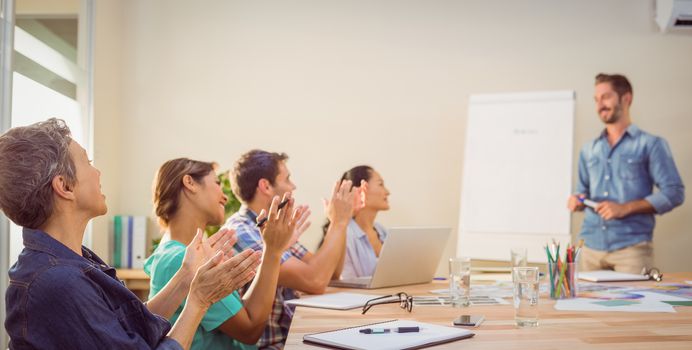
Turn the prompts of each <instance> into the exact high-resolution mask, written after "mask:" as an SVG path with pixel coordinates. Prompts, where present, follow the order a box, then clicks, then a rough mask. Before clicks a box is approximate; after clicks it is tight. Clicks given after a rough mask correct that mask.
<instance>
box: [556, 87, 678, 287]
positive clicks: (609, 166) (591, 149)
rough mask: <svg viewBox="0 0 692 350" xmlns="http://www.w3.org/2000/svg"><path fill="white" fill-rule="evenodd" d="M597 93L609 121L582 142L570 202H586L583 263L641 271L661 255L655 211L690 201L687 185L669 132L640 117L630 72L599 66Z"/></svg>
mask: <svg viewBox="0 0 692 350" xmlns="http://www.w3.org/2000/svg"><path fill="white" fill-rule="evenodd" d="M594 99H595V101H596V112H597V113H598V116H599V117H600V118H601V121H603V123H604V124H605V126H606V127H605V130H604V131H603V132H602V133H601V134H600V135H599V136H598V137H597V138H596V139H595V140H593V141H591V142H588V143H587V144H585V145H584V147H583V148H582V149H581V153H580V154H579V182H578V183H577V191H576V192H577V193H576V194H574V195H572V196H570V197H569V199H568V202H567V207H568V208H569V210H571V211H573V212H574V211H582V210H585V209H586V216H585V217H584V223H583V224H582V229H581V237H582V238H583V239H584V241H585V243H586V247H584V249H583V251H582V253H581V257H580V259H581V262H580V265H581V266H580V268H581V269H582V270H583V271H589V270H602V269H610V270H615V271H619V272H627V273H641V272H642V269H643V268H650V267H651V265H652V262H653V244H652V242H651V241H652V238H653V231H654V225H655V219H654V214H663V213H666V212H669V211H670V210H672V209H673V208H675V207H677V206H679V205H680V204H682V202H683V201H684V199H685V187H684V185H683V184H682V180H681V179H680V175H679V174H678V170H677V168H676V167H675V162H674V161H673V154H672V153H671V151H670V147H668V143H667V142H666V140H664V139H663V138H661V137H658V136H654V135H651V134H649V133H647V132H645V131H642V130H640V129H639V128H638V127H636V126H635V125H634V124H632V121H631V119H630V106H631V105H632V86H631V85H630V82H629V81H628V80H627V78H626V77H624V76H622V75H619V74H613V75H609V74H602V73H601V74H598V75H597V76H596V87H595V95H594ZM654 186H656V187H657V188H658V191H657V192H654V191H653V188H654ZM584 199H590V200H592V201H594V202H595V203H596V205H595V206H594V207H593V208H591V207H588V208H587V207H586V206H585V205H584V203H583V200H584Z"/></svg>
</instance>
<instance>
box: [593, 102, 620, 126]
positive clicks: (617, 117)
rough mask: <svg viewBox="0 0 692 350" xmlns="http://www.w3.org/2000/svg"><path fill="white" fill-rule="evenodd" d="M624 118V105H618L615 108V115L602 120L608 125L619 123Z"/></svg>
mask: <svg viewBox="0 0 692 350" xmlns="http://www.w3.org/2000/svg"><path fill="white" fill-rule="evenodd" d="M604 109H605V108H601V110H600V111H598V113H599V114H600V113H601V111H603V110H604ZM621 117H622V105H621V104H620V103H618V104H617V105H615V106H613V113H612V114H611V115H610V116H606V117H602V118H601V120H602V121H603V122H604V123H606V124H615V123H617V122H618V121H619V120H620V118H621Z"/></svg>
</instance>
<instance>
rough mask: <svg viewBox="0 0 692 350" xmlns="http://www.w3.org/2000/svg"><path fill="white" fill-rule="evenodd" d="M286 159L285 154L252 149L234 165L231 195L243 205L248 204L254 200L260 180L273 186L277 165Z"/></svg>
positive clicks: (277, 172)
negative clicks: (264, 180)
mask: <svg viewBox="0 0 692 350" xmlns="http://www.w3.org/2000/svg"><path fill="white" fill-rule="evenodd" d="M286 159H288V155H286V153H275V152H267V151H262V150H258V149H253V150H252V151H249V152H247V153H245V154H243V155H242V156H240V159H238V161H237V162H236V163H235V167H234V168H233V174H232V176H231V188H232V189H233V193H234V194H235V195H236V197H238V198H239V199H240V200H241V201H243V203H249V202H250V201H251V200H252V199H253V198H255V193H256V192H257V184H258V183H259V181H260V180H261V179H266V180H267V181H269V183H270V184H272V185H274V183H275V181H276V177H277V176H278V175H279V164H280V163H281V162H283V161H285V160H286Z"/></svg>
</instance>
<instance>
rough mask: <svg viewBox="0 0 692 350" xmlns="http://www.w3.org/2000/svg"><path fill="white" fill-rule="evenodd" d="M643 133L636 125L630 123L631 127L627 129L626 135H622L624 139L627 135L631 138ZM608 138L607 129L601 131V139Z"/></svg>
mask: <svg viewBox="0 0 692 350" xmlns="http://www.w3.org/2000/svg"><path fill="white" fill-rule="evenodd" d="M641 132H642V131H641V130H640V129H639V128H638V127H637V126H636V125H634V124H632V123H630V125H629V126H628V127H627V129H625V133H624V134H623V135H622V137H625V135H629V136H631V137H637V136H639V134H640V133H641ZM607 137H608V134H607V129H603V131H601V136H600V137H599V138H600V139H606V138H607Z"/></svg>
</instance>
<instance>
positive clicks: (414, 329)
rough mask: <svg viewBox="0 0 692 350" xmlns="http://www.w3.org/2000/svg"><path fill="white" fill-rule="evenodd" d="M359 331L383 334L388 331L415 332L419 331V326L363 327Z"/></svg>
mask: <svg viewBox="0 0 692 350" xmlns="http://www.w3.org/2000/svg"><path fill="white" fill-rule="evenodd" d="M359 332H361V333H363V334H384V333H389V332H396V333H415V332H420V327H396V328H364V329H361V330H360V331H359Z"/></svg>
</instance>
